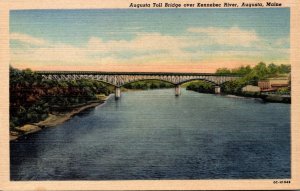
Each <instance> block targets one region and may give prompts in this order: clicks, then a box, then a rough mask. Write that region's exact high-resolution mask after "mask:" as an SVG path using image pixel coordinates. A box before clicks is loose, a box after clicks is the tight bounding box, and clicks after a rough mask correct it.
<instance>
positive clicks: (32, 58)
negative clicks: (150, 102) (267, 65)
mask: <svg viewBox="0 0 300 191" xmlns="http://www.w3.org/2000/svg"><path fill="white" fill-rule="evenodd" d="M135 35H136V36H135V37H134V38H132V39H131V40H108V41H105V40H104V39H102V38H101V37H96V36H92V37H90V38H89V40H88V41H87V42H86V43H83V44H81V45H80V46H74V45H70V44H66V43H61V42H50V41H48V40H46V39H42V38H36V37H33V36H30V35H27V34H21V33H12V34H10V40H11V42H12V43H13V42H18V43H19V44H24V45H28V46H26V48H24V46H18V45H14V46H11V60H12V64H14V63H22V62H23V63H34V64H35V66H36V67H39V66H40V67H42V66H45V65H48V64H51V65H65V66H87V67H88V66H95V67H96V66H100V65H101V66H102V67H104V66H107V68H109V66H111V67H112V66H114V67H116V66H118V65H119V66H121V65H123V66H125V65H126V66H130V65H132V66H133V65H134V66H140V67H142V66H146V65H149V66H150V65H153V66H156V67H158V66H159V65H161V66H162V65H168V66H170V65H173V66H174V67H175V68H176V66H178V67H184V66H185V64H193V63H194V64H195V63H197V64H196V65H197V66H199V68H201V67H200V65H201V63H206V65H207V61H210V62H211V63H220V64H222V60H223V61H226V63H228V61H234V62H235V63H240V61H241V62H245V63H246V62H247V61H255V62H257V61H261V60H263V61H266V62H267V60H265V59H269V60H271V59H272V58H275V57H276V59H281V60H284V59H288V50H289V49H288V48H286V44H287V40H286V39H277V40H276V41H275V42H274V43H275V45H276V46H275V45H274V46H271V45H270V44H269V43H268V42H267V41H266V40H265V39H262V38H261V37H259V36H257V34H256V32H255V31H253V30H249V31H248V30H242V29H240V28H238V27H232V28H217V27H208V28H188V29H187V30H186V33H185V34H184V35H182V36H180V35H166V34H161V33H147V32H144V33H143V32H138V33H135ZM31 45H33V46H31ZM281 46H282V47H281ZM274 47H275V48H274ZM191 50H192V51H191ZM264 58H265V59H264ZM224 64H225V62H224ZM214 66H215V65H214ZM29 67H30V66H29ZM193 67H195V66H193ZM220 67H226V66H220Z"/></svg>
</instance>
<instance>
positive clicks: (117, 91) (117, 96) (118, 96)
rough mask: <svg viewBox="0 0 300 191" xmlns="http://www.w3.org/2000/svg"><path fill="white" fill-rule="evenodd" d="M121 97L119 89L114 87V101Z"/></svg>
mask: <svg viewBox="0 0 300 191" xmlns="http://www.w3.org/2000/svg"><path fill="white" fill-rule="evenodd" d="M120 97H121V88H120V87H116V90H115V99H119V98H120Z"/></svg>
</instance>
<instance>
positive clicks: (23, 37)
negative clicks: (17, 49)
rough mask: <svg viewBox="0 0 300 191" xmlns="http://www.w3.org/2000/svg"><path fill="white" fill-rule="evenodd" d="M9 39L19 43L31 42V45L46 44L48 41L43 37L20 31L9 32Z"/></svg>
mask: <svg viewBox="0 0 300 191" xmlns="http://www.w3.org/2000/svg"><path fill="white" fill-rule="evenodd" d="M10 40H15V41H18V42H20V43H25V44H31V45H36V46H44V45H48V42H47V41H45V40H44V39H40V38H35V37H32V36H30V35H27V34H21V33H11V34H10Z"/></svg>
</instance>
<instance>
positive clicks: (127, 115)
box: [10, 89, 291, 180]
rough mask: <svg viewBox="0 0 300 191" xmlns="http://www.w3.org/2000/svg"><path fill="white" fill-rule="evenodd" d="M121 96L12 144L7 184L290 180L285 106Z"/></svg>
mask: <svg viewBox="0 0 300 191" xmlns="http://www.w3.org/2000/svg"><path fill="white" fill-rule="evenodd" d="M181 91H182V94H181V95H180V96H179V97H175V96H174V90H173V89H160V90H148V91H130V92H124V93H123V92H122V97H121V99H119V100H117V101H116V100H115V99H114V98H113V97H110V99H108V100H107V102H106V103H105V104H103V105H101V106H98V107H96V108H94V109H90V110H87V111H85V112H84V113H82V114H79V115H77V116H75V117H73V118H72V119H71V120H69V121H67V122H65V123H64V124H62V125H58V126H57V127H55V128H47V129H45V130H43V131H40V132H38V133H35V134H30V135H27V136H25V137H22V138H20V139H19V140H18V141H16V142H11V145H10V154H11V157H10V158H11V161H10V163H11V166H10V171H11V179H12V180H128V179H129V180H136V179H253V178H254V179H258V178H268V179H269V178H290V177H291V175H290V165H291V163H290V160H291V158H290V105H289V104H282V103H262V102H260V101H258V100H255V99H240V98H229V97H226V96H218V95H211V94H200V93H196V92H192V91H186V90H184V89H182V90H181Z"/></svg>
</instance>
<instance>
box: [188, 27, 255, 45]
mask: <svg viewBox="0 0 300 191" xmlns="http://www.w3.org/2000/svg"><path fill="white" fill-rule="evenodd" d="M187 31H188V32H190V33H195V34H198V35H199V37H200V38H205V39H206V41H209V42H210V43H211V44H219V45H227V46H242V47H249V46H251V45H253V43H256V42H258V41H259V40H260V38H259V37H258V36H257V34H256V32H255V31H254V30H242V29H240V28H239V27H231V28H217V27H207V28H188V29H187Z"/></svg>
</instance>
